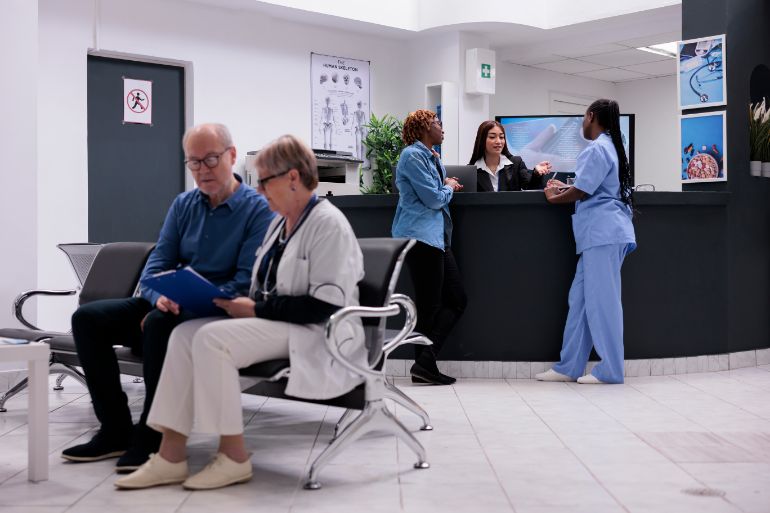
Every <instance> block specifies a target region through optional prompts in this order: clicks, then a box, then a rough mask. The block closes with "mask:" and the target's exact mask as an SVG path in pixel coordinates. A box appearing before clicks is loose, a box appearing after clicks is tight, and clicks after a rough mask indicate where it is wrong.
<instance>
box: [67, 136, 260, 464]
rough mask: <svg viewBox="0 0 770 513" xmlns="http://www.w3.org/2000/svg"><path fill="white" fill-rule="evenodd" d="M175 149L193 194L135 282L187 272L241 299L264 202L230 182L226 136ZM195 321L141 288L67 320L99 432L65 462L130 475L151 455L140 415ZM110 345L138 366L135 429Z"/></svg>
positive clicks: (151, 441)
mask: <svg viewBox="0 0 770 513" xmlns="http://www.w3.org/2000/svg"><path fill="white" fill-rule="evenodd" d="M182 147H183V148H184V153H185V164H186V166H187V168H188V169H189V170H190V172H191V173H192V176H193V179H194V180H195V183H196V185H197V186H198V188H197V189H194V190H192V191H187V192H183V193H182V194H180V195H179V196H177V197H176V199H175V200H174V202H173V203H172V204H171V208H170V209H169V211H168V214H167V215H166V220H165V222H164V223H163V227H162V228H161V231H160V236H159V238H158V244H157V246H156V247H155V249H154V250H153V252H152V253H151V254H150V257H149V259H148V260H147V264H146V265H145V268H144V271H143V272H142V278H145V277H148V276H151V275H153V274H155V273H158V272H161V271H167V270H170V269H176V268H179V267H184V266H187V265H189V266H191V267H192V268H193V269H195V270H196V271H197V272H198V273H200V274H201V275H203V276H204V277H205V278H207V279H208V280H209V281H211V282H212V283H213V284H215V285H216V286H218V287H220V288H221V289H222V290H224V291H226V292H229V293H231V294H233V295H246V294H247V293H248V290H249V286H250V283H251V268H252V266H253V265H254V258H255V255H256V250H257V248H258V247H259V245H260V243H261V242H262V238H263V237H264V235H265V231H266V230H267V227H268V225H269V224H270V222H271V221H272V219H273V217H274V214H273V213H272V212H271V211H270V209H269V208H268V204H267V202H266V201H265V199H264V198H263V197H262V196H261V195H259V194H258V193H257V192H256V191H255V190H254V189H252V188H250V187H248V186H246V185H245V184H243V183H242V180H241V178H240V177H239V176H238V175H236V174H234V173H233V165H234V164H235V159H236V151H235V147H234V146H233V142H232V137H231V136H230V132H229V131H228V130H227V127H225V126H224V125H220V124H204V125H198V126H195V127H192V128H190V129H189V130H188V131H187V132H186V133H185V134H184V138H183V139H182ZM149 185H150V186H151V184H149ZM223 315H224V312H223ZM194 317H195V315H194V314H193V313H192V312H189V311H186V310H185V309H183V308H181V307H180V306H179V305H178V304H176V303H174V302H173V301H171V300H170V299H168V298H167V297H165V296H162V295H160V294H158V293H156V292H154V291H152V290H149V289H146V288H142V289H140V291H139V296H138V297H131V298H124V299H108V300H101V301H94V302H92V303H88V304H86V305H83V306H81V307H80V308H78V310H77V311H76V312H75V313H74V314H73V316H72V334H73V336H74V339H75V345H76V347H77V352H78V357H79V359H80V362H81V364H82V367H83V372H84V373H85V376H86V382H87V384H88V391H89V392H90V394H91V400H92V402H93V405H94V412H95V413H96V417H97V418H98V419H99V422H100V423H101V428H100V429H99V431H98V432H97V433H96V435H95V436H94V437H93V438H92V439H91V441H89V442H87V443H85V444H81V445H76V446H74V447H70V448H68V449H65V450H64V451H63V452H62V457H63V458H65V459H67V460H70V461H75V462H87V461H98V460H103V459H107V458H115V457H119V459H118V462H117V465H116V469H117V470H118V472H127V471H132V470H135V469H136V468H138V467H139V466H141V465H142V464H143V463H144V462H145V461H147V459H148V458H149V455H150V453H153V452H157V450H158V447H159V445H160V433H158V432H156V431H154V430H152V429H150V428H148V427H147V424H146V420H147V414H148V413H149V411H150V406H151V405H152V400H153V397H154V395H155V390H156V388H157V385H158V380H159V379H160V371H161V369H162V368H163V360H164V359H165V356H166V348H167V346H168V339H169V336H170V335H171V331H172V330H173V329H174V328H175V327H176V326H177V325H178V324H180V323H182V322H184V321H186V320H189V319H192V318H194ZM114 345H122V346H128V347H131V348H132V351H133V352H134V353H135V354H137V355H140V356H143V361H144V382H145V389H146V394H145V399H144V407H143V410H142V414H141V417H140V418H139V422H138V423H137V424H136V425H134V424H133V421H132V418H131V411H130V410H129V407H128V398H127V396H126V394H125V392H124V391H123V389H122V387H121V384H120V370H119V368H118V363H117V359H116V357H115V353H114V351H113V349H112V347H113V346H114Z"/></svg>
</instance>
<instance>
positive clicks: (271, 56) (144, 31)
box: [0, 0, 674, 329]
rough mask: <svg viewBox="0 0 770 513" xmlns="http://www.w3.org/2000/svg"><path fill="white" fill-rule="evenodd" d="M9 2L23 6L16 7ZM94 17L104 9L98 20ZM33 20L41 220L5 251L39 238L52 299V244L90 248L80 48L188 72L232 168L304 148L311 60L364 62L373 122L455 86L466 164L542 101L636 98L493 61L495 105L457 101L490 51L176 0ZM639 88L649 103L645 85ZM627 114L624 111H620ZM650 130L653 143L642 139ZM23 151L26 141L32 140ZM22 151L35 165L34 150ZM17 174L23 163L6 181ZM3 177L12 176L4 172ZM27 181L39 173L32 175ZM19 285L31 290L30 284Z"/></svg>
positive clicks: (14, 30) (201, 112)
mask: <svg viewBox="0 0 770 513" xmlns="http://www.w3.org/2000/svg"><path fill="white" fill-rule="evenodd" d="M16 3H17V4H19V5H21V4H27V2H22V1H21V0H17V1H16ZM31 3H32V4H34V3H35V2H31ZM95 6H100V7H99V9H98V10H95ZM3 19H4V20H8V19H11V18H9V17H4V18H3ZM39 21H40V25H39V60H40V70H39V80H37V83H38V84H39V85H38V89H39V94H38V98H37V107H38V110H39V112H38V116H37V126H38V128H39V130H38V139H37V144H38V153H37V154H38V155H39V159H40V160H39V165H38V177H39V180H38V182H39V183H38V187H37V189H36V190H37V196H38V201H39V208H38V211H37V216H38V219H37V221H34V220H33V218H34V214H33V215H32V217H27V218H25V219H24V220H21V221H20V223H19V224H17V225H15V226H16V227H15V228H12V229H14V230H16V234H17V235H14V236H12V237H10V238H7V239H6V240H21V239H18V238H17V239H14V238H13V237H20V236H21V235H18V234H22V233H27V234H34V233H35V232H36V230H35V227H37V238H36V239H35V237H34V236H33V235H30V236H29V237H30V241H29V243H24V244H23V247H25V248H34V247H35V244H36V245H37V248H39V251H37V255H38V259H39V260H38V262H37V263H35V262H34V255H35V251H32V250H30V251H27V253H25V255H26V258H25V259H24V260H23V266H21V267H20V269H22V268H23V269H35V268H36V269H37V282H38V283H39V284H40V286H45V287H48V288H70V287H72V286H73V285H74V284H75V280H74V276H73V275H72V272H71V270H70V269H69V265H68V264H67V262H66V259H65V258H64V256H63V255H62V254H61V253H60V252H59V251H58V250H56V249H55V244H57V243H59V242H74V241H85V240H86V239H87V236H88V234H87V227H88V222H87V220H88V215H89V213H88V212H87V204H88V202H87V194H88V191H87V173H88V161H87V134H86V129H87V127H86V56H87V54H88V51H89V49H93V48H96V49H98V50H100V51H108V52H119V53H125V54H135V55H145V56H149V57H153V58H160V59H169V60H173V61H181V62H187V63H191V70H192V71H191V74H190V75H189V76H188V79H189V80H192V88H191V90H192V92H193V95H192V112H193V119H188V124H193V123H199V122H203V121H221V122H223V123H226V124H228V125H229V126H230V128H231V130H232V132H233V134H234V137H235V142H236V145H237V146H238V148H239V150H240V153H241V157H242V156H243V154H245V152H246V151H247V150H250V149H256V148H259V147H261V146H262V145H263V144H265V143H266V142H268V141H269V140H271V139H273V138H275V137H276V136H278V135H280V134H282V133H287V132H291V133H295V134H297V135H299V136H300V137H302V138H304V139H305V140H309V139H310V108H309V106H310V84H309V59H310V57H309V55H310V52H311V51H315V52H321V53H328V54H332V55H340V56H345V57H350V58H358V59H368V60H371V61H372V68H371V74H372V81H371V83H372V98H371V103H372V112H374V113H376V114H377V115H378V116H381V115H383V114H385V113H389V114H393V115H395V116H398V117H400V118H403V117H404V116H405V115H406V113H407V112H409V111H411V110H414V109H415V108H417V107H421V106H422V104H423V100H424V94H425V89H424V88H425V84H427V83H432V82H440V81H450V82H455V83H456V84H457V85H458V88H459V89H460V98H459V105H460V115H461V117H460V128H459V133H458V134H457V135H456V137H458V138H459V142H460V144H459V150H460V155H459V160H460V161H463V159H467V158H469V154H470V151H471V146H472V144H473V138H474V137H475V130H476V127H477V126H478V123H479V122H480V121H481V120H482V119H486V118H487V116H489V117H491V116H494V115H496V114H532V113H546V112H548V108H549V94H550V92H551V91H556V92H561V93H567V94H573V95H585V96H588V97H599V96H610V97H616V96H618V95H620V94H621V91H624V90H625V89H623V88H624V87H626V88H627V90H629V91H631V89H632V88H633V87H635V86H634V85H632V84H630V85H627V86H615V85H614V84H611V83H607V82H601V81H597V80H592V79H588V78H580V77H572V76H568V75H562V74H558V73H552V72H547V71H540V70H535V69H532V68H527V67H522V66H516V65H512V64H507V63H503V62H499V63H498V65H497V91H498V92H497V94H496V95H494V96H492V97H491V98H489V99H487V98H485V97H483V96H471V95H466V94H464V92H463V87H464V76H463V73H464V63H465V49H466V48H471V47H475V46H480V47H484V46H486V40H484V38H483V37H482V36H474V35H470V34H465V33H461V32H456V31H455V32H439V33H435V34H424V35H420V36H417V37H415V38H413V39H410V40H409V41H401V40H395V39H388V38H386V37H384V36H373V35H364V34H359V33H352V32H345V31H340V30H337V29H333V28H320V27H316V26H309V25H301V24H299V23H295V22H289V21H285V20H276V19H272V18H268V17H266V16H264V15H261V14H259V13H256V12H254V11H235V10H226V9H220V8H215V7H210V6H206V5H200V4H195V3H190V2H182V1H175V0H167V1H164V2H155V1H152V0H133V1H132V2H128V3H126V2H113V1H109V2H107V1H104V2H98V3H97V2H94V1H93V0H68V1H67V2H60V1H58V0H39ZM19 27H23V25H19V24H18V23H15V22H14V24H13V26H9V27H8V28H7V29H6V30H4V31H3V33H4V35H3V37H8V36H7V34H10V37H9V38H8V44H7V45H6V47H13V48H18V49H20V50H19V51H18V52H16V53H14V54H13V55H9V56H8V57H6V54H10V53H12V52H6V53H4V58H12V59H15V62H14V63H13V65H12V66H10V67H6V69H13V70H16V69H19V70H20V71H19V73H21V75H19V74H18V73H16V75H17V76H26V77H27V78H26V79H25V80H23V81H21V80H20V81H18V83H17V82H13V83H8V82H6V83H4V84H3V86H2V87H5V88H13V91H9V93H13V94H11V96H12V97H15V98H18V99H19V101H17V102H15V103H14V104H13V105H18V106H19V109H18V110H17V117H19V116H21V114H22V113H23V114H24V115H23V116H22V117H23V118H24V119H23V120H22V125H19V126H22V128H23V127H24V126H27V128H28V129H31V130H34V128H29V125H24V123H27V124H28V123H30V122H33V121H30V120H34V116H32V117H31V118H30V117H29V116H28V113H29V112H33V111H34V108H35V101H34V99H32V98H31V97H30V95H34V90H33V89H30V88H29V87H26V89H25V88H24V87H23V86H19V84H30V83H35V78H34V73H35V70H34V69H29V68H25V65H24V64H22V63H20V62H16V61H19V60H20V59H21V57H19V56H21V55H30V50H29V49H30V48H34V47H35V46H34V41H33V42H32V43H30V44H29V45H27V44H20V42H24V41H27V40H28V39H30V34H34V33H35V31H34V30H29V29H28V28H24V29H22V28H19ZM33 39H35V40H36V38H33ZM22 49H23V51H22ZM33 53H34V52H33ZM25 73H26V75H25ZM645 82H650V83H651V82H652V81H645ZM639 88H640V91H641V92H644V90H645V88H644V86H641V85H640V86H639ZM664 89H665V87H664V86H661V87H660V90H659V91H658V93H660V94H665V93H667V91H664ZM673 93H674V90H673V89H672V91H671V94H672V95H673ZM627 96H628V98H627V100H626V99H625V98H621V104H622V105H624V101H628V102H629V104H630V103H631V102H632V101H633V102H634V105H635V106H636V105H638V106H639V107H638V108H640V109H641V108H658V107H659V106H660V104H655V103H654V102H653V101H652V100H650V101H649V102H644V101H642V100H641V99H638V98H637V99H634V100H632V98H631V97H632V94H630V93H629V94H628V95H627ZM25 98H26V99H27V100H26V101H27V104H26V106H25V103H24V102H25ZM5 105H9V104H8V103H6V104H5ZM6 108H7V107H6ZM624 110H629V109H626V108H625V105H624ZM645 118H646V116H645ZM6 119H14V117H13V116H10V117H6ZM642 123H643V124H642ZM639 124H640V125H641V126H639V128H640V129H639V130H638V131H637V133H638V135H637V141H638V145H637V147H638V148H639V151H638V152H637V153H638V155H639V158H640V159H642V154H643V153H645V150H644V149H643V148H645V147H647V148H653V150H652V151H651V152H650V155H649V156H648V157H649V158H648V160H647V161H645V160H644V159H643V160H642V162H644V164H643V165H641V164H640V165H638V166H637V169H638V170H639V176H640V179H641V177H642V176H644V173H645V172H647V171H646V169H648V168H649V169H653V168H654V169H661V168H662V165H657V164H656V163H655V162H654V160H655V158H656V157H657V156H658V155H661V152H660V151H659V149H658V148H659V147H660V146H659V145H657V144H655V137H654V135H655V133H656V128H655V127H654V125H653V124H652V123H648V122H647V120H646V119H641V120H640V121H639ZM6 126H8V125H6ZM643 127H644V128H643ZM648 127H650V128H649V132H650V134H651V135H650V137H648V136H647V135H645V131H647V130H648ZM20 133H21V132H20ZM6 140H7V139H6ZM25 140H27V141H34V140H35V137H30V138H25ZM29 144H31V143H29ZM29 149H30V156H31V158H32V159H34V155H35V152H34V151H31V150H32V146H30V148H29ZM6 153H7V152H6ZM28 162H29V161H28ZM28 162H27V163H28ZM637 162H640V161H639V160H637ZM23 167H24V166H23V165H22V163H21V162H20V163H19V165H18V166H15V168H16V169H15V172H18V168H23ZM4 169H11V168H10V167H9V166H5V167H4ZM30 169H34V164H33V165H32V166H31V167H30ZM3 180H6V178H5V176H4V177H3ZM26 180H27V182H26V183H27V185H28V187H29V188H28V190H29V191H32V192H31V194H33V195H34V191H35V187H34V180H35V178H34V176H33V175H30V176H28V177H27V178H26ZM12 183H13V184H17V183H18V182H12ZM5 190H9V188H8V187H6V189H5ZM15 199H16V198H14V200H15ZM26 199H27V198H24V199H23V200H19V201H12V202H10V203H7V202H6V203H3V205H4V207H3V208H6V209H7V208H9V207H10V206H15V207H16V209H15V210H14V212H15V211H16V210H19V207H21V205H22V204H24V205H27V204H28V201H26ZM92 214H93V213H92ZM97 215H98V213H97ZM16 217H18V216H16ZM6 218H7V217H6ZM6 229H11V228H6ZM20 262H21V257H20ZM23 269H22V271H23ZM14 280H16V281H14V282H13V283H11V282H8V281H5V283H8V285H7V286H6V287H7V291H6V289H3V293H4V294H6V295H8V294H13V293H16V292H18V291H19V290H21V289H23V288H29V287H25V286H23V285H22V284H21V282H22V281H24V280H25V278H24V273H23V272H20V273H16V276H14ZM27 281H28V282H29V283H30V285H31V286H34V285H35V283H34V282H35V279H34V276H32V277H30V278H29V279H27ZM73 308H74V301H73V300H72V299H62V298H55V299H50V300H45V301H44V302H41V305H40V306H39V313H38V314H39V317H40V323H41V324H42V325H44V326H46V327H48V328H58V329H66V328H67V327H68V326H69V313H70V312H71V311H72V310H73ZM0 315H1V314H0Z"/></svg>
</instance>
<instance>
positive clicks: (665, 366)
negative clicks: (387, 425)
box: [385, 348, 770, 379]
mask: <svg viewBox="0 0 770 513" xmlns="http://www.w3.org/2000/svg"><path fill="white" fill-rule="evenodd" d="M412 363H414V361H413V360H388V361H387V363H386V367H385V371H386V373H387V374H388V375H389V376H394V377H406V376H407V373H408V372H409V368H410V367H411V366H412ZM768 364H770V348H766V349H756V350H751V351H740V352H737V353H726V354H711V355H701V356H685V357H681V358H649V359H641V360H626V361H625V373H624V374H625V376H626V377H629V378H634V377H641V376H670V375H676V374H693V373H697V372H719V371H726V370H733V369H741V368H744V367H756V366H758V365H768ZM553 365H554V362H490V361H487V362H474V361H453V360H446V361H439V362H438V367H439V370H440V371H441V372H444V373H446V374H448V375H450V376H453V377H455V378H486V379H501V378H508V379H532V378H533V377H534V376H535V374H537V373H539V372H544V371H546V370H548V369H550V368H551V367H553ZM594 365H596V362H588V365H587V366H586V373H588V372H590V371H591V369H593V367H594Z"/></svg>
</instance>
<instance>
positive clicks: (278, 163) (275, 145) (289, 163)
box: [254, 135, 318, 191]
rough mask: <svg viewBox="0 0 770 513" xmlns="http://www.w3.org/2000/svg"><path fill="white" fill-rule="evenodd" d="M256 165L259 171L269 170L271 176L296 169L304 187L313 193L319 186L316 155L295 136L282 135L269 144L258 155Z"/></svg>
mask: <svg viewBox="0 0 770 513" xmlns="http://www.w3.org/2000/svg"><path fill="white" fill-rule="evenodd" d="M254 165H255V166H256V168H257V169H265V170H269V171H270V174H277V173H280V172H282V171H286V170H289V169H296V170H297V172H299V178H300V181H301V182H302V185H304V186H305V187H307V188H308V189H309V190H311V191H312V190H313V189H315V188H316V187H317V186H318V165H317V163H316V159H315V155H314V154H313V152H312V151H311V150H310V148H308V146H307V145H306V144H305V143H304V142H302V141H301V140H300V139H298V138H297V137H295V136H293V135H282V136H281V137H279V138H278V139H276V140H275V141H273V142H271V143H268V144H267V145H266V146H265V147H264V148H262V149H261V150H260V151H259V153H257V158H256V160H255V161H254Z"/></svg>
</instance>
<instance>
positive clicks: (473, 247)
mask: <svg viewBox="0 0 770 513" xmlns="http://www.w3.org/2000/svg"><path fill="white" fill-rule="evenodd" d="M635 197H636V201H637V210H638V213H637V215H636V218H635V220H634V226H635V228H636V237H637V242H638V248H637V250H636V251H635V252H633V253H632V254H631V255H629V256H628V257H627V259H626V262H625V264H624V266H623V307H624V318H625V348H626V358H627V359H634V358H662V357H677V356H693V355H702V354H717V353H726V352H729V347H728V340H727V318H726V308H727V305H726V298H727V279H728V273H727V247H726V244H727V242H726V241H727V234H726V230H727V204H728V202H729V199H730V194H729V193H725V192H683V193H678V192H639V193H636V195H635ZM331 200H332V202H333V203H334V204H335V205H336V206H337V207H339V208H340V209H341V210H342V211H343V212H344V213H345V215H346V216H347V218H348V219H349V220H350V223H351V224H352V226H353V229H354V230H355V232H356V235H357V236H358V237H389V236H390V227H391V222H392V220H393V215H394V213H395V208H396V203H397V201H398V196H397V195H371V196H338V197H334V198H331ZM450 209H451V212H452V219H453V220H454V235H453V238H452V240H453V242H452V247H453V249H454V251H455V255H456V257H457V262H458V265H459V267H460V272H461V273H462V276H463V281H464V283H465V287H466V291H467V293H468V308H467V310H466V311H465V315H464V316H463V317H462V318H461V319H460V321H459V323H458V325H457V326H456V328H455V330H454V331H453V333H452V335H451V337H450V339H449V340H448V341H447V344H446V346H445V348H444V350H443V352H442V354H441V358H442V359H445V360H473V361H487V360H489V361H556V360H558V357H559V350H560V348H561V340H562V331H563V328H564V322H565V320H566V317H567V293H568V291H569V287H570V284H571V283H572V278H573V276H574V273H575V265H576V263H577V255H575V243H574V238H573V236H572V227H571V220H570V216H571V214H572V212H573V210H574V207H573V206H571V205H570V206H554V205H549V204H548V203H546V201H545V198H544V196H543V194H542V192H503V193H462V194H457V195H455V197H454V198H453V200H452V204H451V206H450ZM398 288H399V291H401V292H404V293H406V294H409V295H410V296H411V295H412V292H413V289H412V284H411V277H410V276H409V272H408V269H405V271H404V273H402V276H401V280H400V282H399V287H398ZM399 354H400V355H401V357H405V358H408V357H409V355H410V352H409V351H408V350H407V351H402V352H401V353H399ZM396 357H398V355H396Z"/></svg>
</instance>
